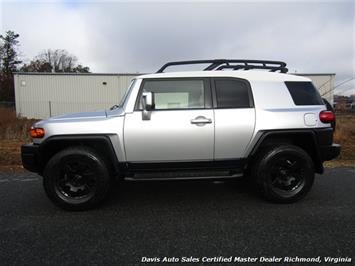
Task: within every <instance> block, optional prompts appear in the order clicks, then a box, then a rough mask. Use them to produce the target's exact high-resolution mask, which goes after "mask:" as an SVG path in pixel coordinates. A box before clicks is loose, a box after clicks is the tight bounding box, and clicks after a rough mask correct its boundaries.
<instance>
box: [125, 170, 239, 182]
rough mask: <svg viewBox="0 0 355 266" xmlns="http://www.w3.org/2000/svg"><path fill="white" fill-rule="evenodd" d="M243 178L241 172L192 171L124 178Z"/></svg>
mask: <svg viewBox="0 0 355 266" xmlns="http://www.w3.org/2000/svg"><path fill="white" fill-rule="evenodd" d="M241 176H243V173H241V172H235V171H208V172H206V171H202V172H201V171H196V172H195V171H193V172H180V171H177V172H156V173H141V172H140V173H135V174H133V175H131V176H126V177H125V178H124V179H125V180H127V181H148V180H149V181H163V180H164V181H165V180H203V179H230V178H238V177H241Z"/></svg>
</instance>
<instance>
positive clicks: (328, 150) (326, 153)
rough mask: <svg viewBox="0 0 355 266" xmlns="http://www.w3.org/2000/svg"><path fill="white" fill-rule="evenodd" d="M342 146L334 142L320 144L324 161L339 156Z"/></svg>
mask: <svg viewBox="0 0 355 266" xmlns="http://www.w3.org/2000/svg"><path fill="white" fill-rule="evenodd" d="M340 150H341V146H340V145H339V144H332V145H329V146H320V150H319V151H320V156H321V158H322V161H323V162H324V161H329V160H332V159H334V158H336V157H338V156H339V154H340Z"/></svg>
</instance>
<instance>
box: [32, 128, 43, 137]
mask: <svg viewBox="0 0 355 266" xmlns="http://www.w3.org/2000/svg"><path fill="white" fill-rule="evenodd" d="M30 134H31V137H32V138H43V137H44V134H45V131H44V129H43V128H40V127H31V130H30Z"/></svg>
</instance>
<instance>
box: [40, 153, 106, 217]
mask: <svg viewBox="0 0 355 266" xmlns="http://www.w3.org/2000/svg"><path fill="white" fill-rule="evenodd" d="M43 185H44V189H45V191H46V194H47V196H48V197H49V198H50V199H51V200H52V201H53V202H54V203H55V204H56V205H58V206H59V207H61V208H63V209H66V210H87V209H91V208H93V207H95V206H96V205H97V204H99V203H100V202H102V201H103V200H104V199H105V198H106V196H107V194H108V191H109V185H110V174H109V171H108V169H107V167H106V165H105V162H104V160H102V159H101V157H100V156H99V155H97V154H96V152H95V151H94V150H92V149H90V148H86V147H70V148H67V149H65V150H62V151H60V152H58V153H57V154H55V155H54V156H53V157H52V158H51V159H50V160H49V162H48V163H47V165H46V167H45V170H44V175H43Z"/></svg>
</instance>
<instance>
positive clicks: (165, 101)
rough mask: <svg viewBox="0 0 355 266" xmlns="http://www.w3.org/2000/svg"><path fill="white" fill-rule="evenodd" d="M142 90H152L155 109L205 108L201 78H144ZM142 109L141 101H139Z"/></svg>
mask: <svg viewBox="0 0 355 266" xmlns="http://www.w3.org/2000/svg"><path fill="white" fill-rule="evenodd" d="M143 92H153V93H154V100H155V110H167V109H194V108H205V89H204V82H203V80H202V79H201V80H197V79H191V80H187V79H184V80H146V81H145V82H144V85H143ZM139 109H142V101H141V99H140V101H139Z"/></svg>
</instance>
